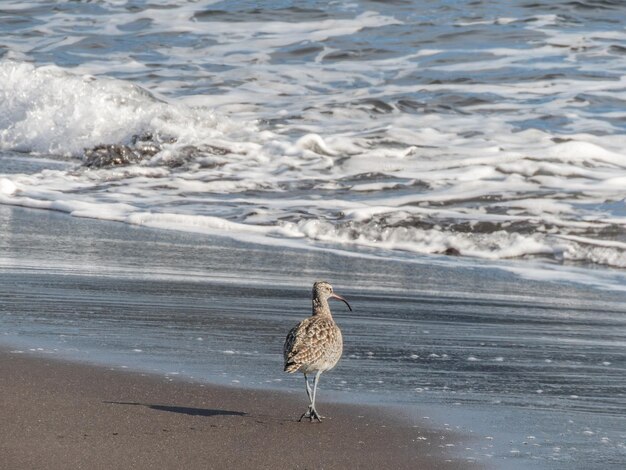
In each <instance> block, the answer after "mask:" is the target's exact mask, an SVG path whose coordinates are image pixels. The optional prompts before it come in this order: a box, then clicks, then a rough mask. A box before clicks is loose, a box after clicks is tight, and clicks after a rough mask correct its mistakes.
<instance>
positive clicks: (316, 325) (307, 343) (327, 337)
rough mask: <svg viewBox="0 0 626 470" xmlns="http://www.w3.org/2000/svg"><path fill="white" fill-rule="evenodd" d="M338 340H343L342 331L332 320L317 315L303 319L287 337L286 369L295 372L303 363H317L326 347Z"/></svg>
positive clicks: (284, 353) (285, 349) (285, 347)
mask: <svg viewBox="0 0 626 470" xmlns="http://www.w3.org/2000/svg"><path fill="white" fill-rule="evenodd" d="M337 341H341V333H339V332H338V329H337V327H336V326H335V324H334V322H333V321H332V320H328V319H325V318H316V317H309V318H307V319H305V320H302V321H301V322H300V323H299V324H298V325H297V326H296V327H294V328H293V329H292V330H291V331H290V332H289V334H288V335H287V338H286V339H285V346H284V349H283V355H284V359H285V370H286V371H287V372H295V371H297V370H298V369H299V368H300V367H301V366H302V365H303V364H312V363H315V362H316V361H318V360H319V359H320V358H321V356H322V355H323V354H324V352H325V350H326V347H327V346H329V345H332V344H334V343H336V342H337Z"/></svg>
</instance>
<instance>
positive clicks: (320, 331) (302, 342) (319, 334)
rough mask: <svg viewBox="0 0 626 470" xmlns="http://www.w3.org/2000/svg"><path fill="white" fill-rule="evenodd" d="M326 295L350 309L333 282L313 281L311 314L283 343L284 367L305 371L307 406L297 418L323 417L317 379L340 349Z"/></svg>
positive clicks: (341, 343) (319, 418)
mask: <svg viewBox="0 0 626 470" xmlns="http://www.w3.org/2000/svg"><path fill="white" fill-rule="evenodd" d="M328 299H337V300H341V301H342V302H345V304H346V305H347V306H348V308H349V309H350V311H352V308H351V307H350V304H349V303H348V301H347V300H346V299H344V298H343V297H341V296H339V295H337V294H335V293H334V292H333V286H331V285H330V284H329V283H328V282H326V281H318V282H316V283H315V284H313V314H312V315H311V316H310V317H309V318H306V319H304V320H302V321H301V322H300V323H298V324H297V325H296V326H295V327H293V328H292V329H291V331H290V332H289V334H288V335H287V338H286V339H285V345H284V347H283V357H284V358H285V371H286V372H289V373H293V372H296V371H300V372H302V373H303V374H304V381H305V383H306V394H307V396H308V397H309V408H308V409H307V411H305V412H304V413H303V414H302V416H300V419H299V420H298V421H302V419H303V418H309V419H310V420H311V421H313V420H316V419H317V420H318V421H320V422H321V421H322V416H321V415H320V414H319V413H318V412H317V410H316V409H315V394H316V392H317V383H318V382H319V379H320V375H321V374H322V372H325V371H327V370H330V369H332V368H333V367H335V366H336V365H337V362H339V358H340V357H341V353H342V352H343V339H342V337H341V330H340V329H339V327H338V326H337V324H336V323H335V321H334V320H333V316H332V315H331V313H330V307H329V306H328ZM310 373H315V380H314V382H313V392H311V386H310V385H309V378H308V377H307V374H310Z"/></svg>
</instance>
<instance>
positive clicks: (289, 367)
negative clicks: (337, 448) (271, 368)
mask: <svg viewBox="0 0 626 470" xmlns="http://www.w3.org/2000/svg"><path fill="white" fill-rule="evenodd" d="M298 369H300V364H296V363H295V362H293V361H288V362H285V369H284V371H285V372H289V373H290V374H292V373H294V372H297V371H298Z"/></svg>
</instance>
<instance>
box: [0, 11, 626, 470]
mask: <svg viewBox="0 0 626 470" xmlns="http://www.w3.org/2000/svg"><path fill="white" fill-rule="evenodd" d="M625 16H626V4H625V3H624V2H623V1H621V0H614V1H611V0H580V1H565V0H555V1H549V2H543V3H540V2H533V1H530V0H525V1H523V0H512V1H507V2H494V1H492V2H488V1H469V0H466V1H461V0H460V1H427V0H421V1H420V0H406V1H404V0H402V1H389V2H382V1H360V2H359V1H355V2H315V1H304V2H283V1H279V2H273V3H272V4H271V5H269V6H263V7H260V6H259V5H258V4H257V3H255V2H240V1H231V2H216V1H177V2H174V1H172V0H169V1H168V0H152V1H139V0H137V1H124V0H119V1H116V0H110V1H107V0H102V1H91V2H75V1H68V2H52V1H50V2H47V1H31V2H28V1H27V2H17V1H10V0H7V1H3V2H0V222H1V223H0V248H2V249H1V250H0V276H1V277H2V282H0V289H1V292H0V299H1V301H2V302H0V313H2V315H1V316H0V326H1V327H2V335H3V336H2V337H1V338H0V341H2V342H3V343H8V344H12V345H13V346H14V348H15V349H14V350H15V351H16V353H18V352H17V351H25V352H26V351H28V350H34V352H37V351H39V352H40V353H42V354H46V353H49V354H57V355H60V356H64V357H70V358H74V359H77V358H78V359H87V360H90V361H93V362H104V363H107V364H114V365H117V366H119V365H122V366H124V367H130V368H132V367H135V368H143V369H149V370H155V371H159V372H161V373H169V376H170V377H172V376H177V375H183V376H186V377H194V378H197V379H199V380H209V381H221V382H224V383H232V384H239V385H240V386H254V387H259V386H260V387H276V388H281V389H289V390H294V391H297V392H298V393H302V387H301V385H302V384H301V383H300V379H298V380H297V381H296V379H295V378H293V377H288V378H286V377H285V376H284V375H283V374H282V373H281V372H280V347H281V344H280V343H281V341H282V339H283V336H282V335H283V332H286V331H287V330H288V328H289V327H291V326H293V323H295V321H297V320H298V319H300V318H301V317H302V316H303V315H305V314H306V313H308V308H309V304H308V302H309V300H308V295H309V292H308V289H309V283H310V282H312V281H313V280H315V279H318V278H328V279H329V280H330V281H332V282H333V283H334V284H335V285H336V287H337V290H338V292H340V293H342V294H344V295H345V296H346V297H348V298H349V300H350V301H351V304H352V306H353V307H355V312H354V313H350V312H347V311H342V310H341V307H342V305H341V304H339V305H338V306H335V310H334V311H335V312H336V313H335V315H336V318H337V319H338V321H340V323H341V326H342V329H343V330H344V335H345V336H346V351H345V356H344V358H343V360H342V363H341V365H340V366H339V368H338V369H337V370H336V371H335V372H333V373H329V374H326V375H325V376H324V377H323V387H324V389H323V390H324V392H323V393H328V394H331V393H335V394H336V395H335V398H336V399H340V400H341V399H343V400H353V399H355V398H354V397H358V399H359V400H363V401H367V402H376V401H380V400H383V401H388V402H392V403H402V404H411V405H416V406H417V407H418V409H419V410H424V409H426V410H428V411H427V412H424V416H420V417H419V419H425V421H424V423H428V420H426V418H425V417H426V416H427V415H426V413H428V418H433V419H435V418H437V417H436V416H434V415H435V414H436V415H438V419H440V420H442V421H441V422H440V424H441V423H444V422H445V423H448V424H449V425H450V427H452V428H455V429H456V428H457V427H458V429H459V430H460V431H461V432H469V433H472V434H473V435H474V436H478V441H476V442H474V443H473V444H468V446H470V447H471V448H470V450H466V449H465V450H464V449H458V450H459V453H460V454H465V455H466V456H471V457H472V458H475V459H477V460H484V459H487V460H490V459H493V460H495V462H496V463H495V466H496V468H550V469H557V468H558V469H561V468H562V469H572V468H580V469H594V468H603V469H606V468H615V469H622V468H624V464H625V462H626V433H625V432H624V429H626V424H625V423H626V415H625V414H624V413H625V411H624V410H626V401H625V400H626V398H625V393H626V392H625V390H626V382H625V380H626V378H625V377H626V356H625V354H626V353H625V351H626V338H625V336H624V335H625V332H626V324H625V323H624V321H625V318H626V310H625V309H624V308H625V307H624V305H626V303H625V300H626V299H625V298H624V296H625V291H626V271H625V270H624V268H626V228H625V225H626V202H625V201H626V150H625V149H626V132H625V131H626V78H625V77H626V30H625V29H624V20H623V18H624V17H625ZM14 206H23V207H26V208H32V209H46V210H48V211H40V212H33V211H28V210H22V209H16V208H14ZM56 212H63V213H67V214H70V215H71V216H73V217H75V218H74V219H68V218H67V217H64V216H60V215H59V214H56ZM35 214H38V216H36V215H35ZM81 219H82V220H81ZM84 219H97V220H84ZM112 221H113V222H122V223H123V224H111V223H110V222H112ZM137 226H143V227H144V228H142V229H139V228H137ZM215 236H219V237H226V238H215ZM277 302H278V303H280V308H279V309H277V307H276V305H277ZM277 310H279V313H277ZM277 351H278V352H277ZM291 379H293V380H291ZM437 410H438V411H437ZM420 412H421V411H420ZM450 416H453V417H454V418H450ZM420 423H421V421H420Z"/></svg>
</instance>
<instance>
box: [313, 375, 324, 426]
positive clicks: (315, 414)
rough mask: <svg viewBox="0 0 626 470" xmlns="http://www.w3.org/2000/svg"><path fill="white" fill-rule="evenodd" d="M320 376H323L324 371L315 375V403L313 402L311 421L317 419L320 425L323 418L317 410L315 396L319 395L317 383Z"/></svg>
mask: <svg viewBox="0 0 626 470" xmlns="http://www.w3.org/2000/svg"><path fill="white" fill-rule="evenodd" d="M320 375H322V371H321V370H319V371H317V374H315V381H314V382H313V401H312V402H311V421H313V420H314V419H317V420H318V421H319V422H320V423H321V422H322V418H323V416H322V415H320V414H319V413H318V412H317V410H316V409H315V395H316V394H317V382H319V380H320Z"/></svg>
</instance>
